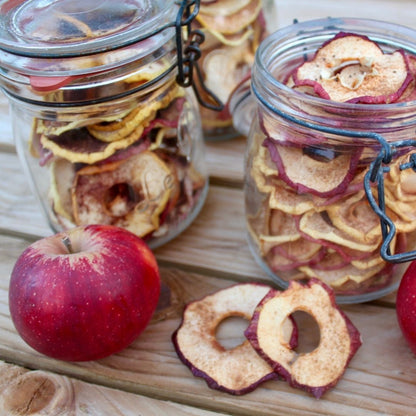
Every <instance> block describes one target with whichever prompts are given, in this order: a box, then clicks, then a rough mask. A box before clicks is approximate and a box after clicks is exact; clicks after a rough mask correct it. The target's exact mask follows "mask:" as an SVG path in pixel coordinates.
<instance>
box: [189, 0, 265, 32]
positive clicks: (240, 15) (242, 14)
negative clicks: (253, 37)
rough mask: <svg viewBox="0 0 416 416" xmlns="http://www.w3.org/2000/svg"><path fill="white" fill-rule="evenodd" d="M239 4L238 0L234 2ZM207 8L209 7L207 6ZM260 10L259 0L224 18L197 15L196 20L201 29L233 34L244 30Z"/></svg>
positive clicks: (252, 1) (203, 14) (202, 14)
mask: <svg viewBox="0 0 416 416" xmlns="http://www.w3.org/2000/svg"><path fill="white" fill-rule="evenodd" d="M235 1H236V2H237V3H240V0H235ZM208 7H209V6H208ZM261 8H262V4H261V0H251V1H250V2H248V3H247V5H245V6H244V7H242V8H240V9H239V10H237V11H236V12H235V13H232V14H228V15H225V16H218V15H210V14H206V13H198V15H197V16H196V20H197V21H198V22H199V23H200V24H201V26H203V27H207V28H210V29H211V30H214V31H217V32H220V33H223V34H226V35H228V34H234V33H238V32H240V31H241V30H244V28H246V27H247V26H248V25H250V24H251V23H252V22H254V20H256V19H257V16H258V15H259V13H260V11H261Z"/></svg>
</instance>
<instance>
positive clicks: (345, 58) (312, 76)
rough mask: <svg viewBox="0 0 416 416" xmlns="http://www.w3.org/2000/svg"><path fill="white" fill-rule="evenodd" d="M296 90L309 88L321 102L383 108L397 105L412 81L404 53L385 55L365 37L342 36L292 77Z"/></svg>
mask: <svg viewBox="0 0 416 416" xmlns="http://www.w3.org/2000/svg"><path fill="white" fill-rule="evenodd" d="M292 77H293V81H294V83H295V86H297V87H300V86H309V87H313V88H314V92H315V93H317V94H318V95H319V96H321V97H322V98H326V99H330V100H332V101H339V102H354V103H366V104H383V103H392V102H395V101H397V100H398V99H399V98H400V97H401V95H402V94H403V93H404V92H405V91H406V89H407V87H408V86H409V84H410V83H411V82H412V81H413V76H412V73H411V71H410V68H409V62H408V59H407V57H406V55H405V53H404V52H403V51H401V50H399V51H395V52H393V53H384V52H383V50H382V49H381V48H380V47H379V46H378V44H377V43H376V42H373V41H372V40H370V39H369V38H368V37H366V36H361V35H357V34H353V33H344V32H340V33H338V34H337V35H335V36H334V37H333V38H332V39H330V40H329V41H327V42H325V43H324V44H323V45H322V46H321V48H320V49H318V51H317V52H316V54H315V55H314V57H313V58H312V59H311V60H310V61H308V62H305V63H304V64H302V65H301V66H300V67H299V68H298V69H297V70H295V71H294V73H293V74H292Z"/></svg>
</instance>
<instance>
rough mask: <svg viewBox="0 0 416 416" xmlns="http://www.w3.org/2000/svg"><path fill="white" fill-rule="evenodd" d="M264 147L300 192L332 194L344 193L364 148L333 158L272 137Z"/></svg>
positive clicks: (293, 186) (290, 182) (282, 175)
mask: <svg viewBox="0 0 416 416" xmlns="http://www.w3.org/2000/svg"><path fill="white" fill-rule="evenodd" d="M264 146H266V147H267V149H268V150H269V152H270V157H271V159H272V160H273V162H274V163H275V164H276V167H277V170H278V171H279V178H281V179H282V180H283V181H285V182H286V184H287V185H289V186H290V187H291V188H292V189H294V190H295V191H297V192H299V193H311V194H313V195H317V196H320V197H329V196H333V195H335V194H339V193H342V192H343V191H344V190H345V189H347V187H348V185H349V183H350V182H351V180H352V179H353V178H354V176H355V172H356V169H357V164H358V160H359V158H360V153H361V149H359V148H358V147H356V149H353V150H351V151H350V152H347V153H346V152H344V153H340V154H337V153H336V152H331V157H330V158H323V157H322V156H321V155H314V153H313V151H311V149H310V148H308V147H304V148H302V147H298V146H288V145H283V144H281V143H279V142H278V141H276V140H273V139H272V138H270V137H269V138H267V139H265V140H264Z"/></svg>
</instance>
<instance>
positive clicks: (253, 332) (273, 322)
mask: <svg viewBox="0 0 416 416" xmlns="http://www.w3.org/2000/svg"><path fill="white" fill-rule="evenodd" d="M296 311H302V312H305V313H308V314H309V315H311V316H312V317H313V318H314V319H315V321H316V323H317V324H318V327H319V331H320V340H319V345H318V347H317V348H316V349H314V350H313V351H311V352H309V353H301V354H298V353H296V352H295V351H294V350H293V348H291V347H290V346H289V345H288V343H287V341H286V340H285V339H284V337H283V335H282V325H283V323H284V322H285V321H286V320H287V317H288V316H290V315H291V314H293V313H294V312H296ZM246 337H247V339H249V341H250V342H251V344H252V346H253V348H255V349H256V351H257V352H258V353H259V355H260V356H261V357H263V358H264V359H265V360H266V361H267V362H268V363H269V364H270V365H271V366H272V367H273V368H274V370H275V371H276V372H277V373H279V374H280V375H281V376H282V377H283V378H284V379H285V380H287V381H288V382H289V384H290V385H291V386H293V387H297V388H300V389H303V390H306V391H308V392H310V393H312V394H313V395H314V396H315V397H316V398H320V397H321V396H322V395H323V394H324V393H325V392H326V391H327V390H329V389H330V388H332V387H334V386H335V385H336V384H337V382H338V381H339V379H340V378H341V376H342V375H343V373H344V371H345V369H346V368H347V366H348V363H349V362H350V360H351V359H352V357H353V356H354V355H355V353H356V351H357V350H358V348H359V347H360V345H361V338H360V334H359V332H358V330H357V329H356V327H355V326H354V325H353V324H352V322H351V321H350V320H349V318H348V317H347V316H346V315H345V314H344V313H343V312H342V311H341V310H340V309H339V308H338V306H337V305H336V303H335V297H334V293H333V291H332V290H331V289H330V288H329V287H328V286H326V285H325V284H324V283H322V282H320V281H319V280H316V279H311V280H310V281H309V282H308V283H307V284H305V285H303V284H300V283H298V282H295V281H292V282H290V285H289V288H288V289H287V290H285V291H283V292H279V291H270V292H269V293H268V294H267V295H266V296H265V297H264V298H263V300H262V301H261V302H260V304H259V305H258V306H257V308H256V310H255V312H254V314H253V318H252V320H251V322H250V325H249V327H248V328H247V330H246Z"/></svg>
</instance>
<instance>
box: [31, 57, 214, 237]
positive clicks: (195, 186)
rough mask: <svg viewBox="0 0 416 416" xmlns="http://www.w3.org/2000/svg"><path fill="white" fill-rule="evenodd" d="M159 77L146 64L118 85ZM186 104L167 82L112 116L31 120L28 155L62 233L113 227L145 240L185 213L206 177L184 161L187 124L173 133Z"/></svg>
mask: <svg viewBox="0 0 416 416" xmlns="http://www.w3.org/2000/svg"><path fill="white" fill-rule="evenodd" d="M162 69H163V68H162ZM160 70H161V68H158V67H157V66H155V65H153V66H152V65H150V66H149V68H148V71H147V72H146V71H144V72H143V71H141V72H138V73H137V74H134V75H132V76H130V77H129V78H126V79H125V80H124V81H123V82H126V83H137V84H138V83H144V82H146V81H148V80H150V79H153V78H154V77H155V76H157V74H158V73H159V72H160ZM155 71H158V73H155ZM126 89H128V87H126ZM186 100H187V99H186V98H185V95H184V91H183V89H182V88H181V87H179V86H177V84H176V83H175V82H174V80H173V81H169V82H166V83H164V84H163V85H161V86H159V87H157V88H155V89H153V91H151V92H149V93H148V94H146V96H145V97H141V98H140V101H138V102H137V103H134V105H132V106H130V108H127V109H126V110H124V112H122V113H120V111H118V110H117V109H116V107H115V111H114V113H115V114H116V115H114V116H109V115H108V114H111V111H107V113H106V114H107V115H105V116H102V115H101V114H95V113H93V112H92V113H91V114H82V116H80V115H74V116H73V119H72V120H68V119H65V120H60V119H59V117H57V118H56V119H53V120H50V119H41V118H37V119H35V121H34V125H33V134H32V138H31V142H30V146H31V153H32V155H33V156H35V157H37V158H38V159H39V163H40V164H41V165H45V166H47V167H49V170H50V173H51V181H50V191H49V199H50V204H51V207H52V210H53V213H54V214H55V216H56V218H57V220H58V222H59V223H60V224H61V225H62V227H63V228H70V227H72V226H74V225H83V224H92V223H101V224H112V225H116V226H119V227H123V228H126V229H128V230H130V231H132V232H133V233H135V234H136V235H138V236H140V237H142V238H146V239H149V238H156V237H163V236H165V235H167V234H168V233H169V232H170V231H171V229H174V228H175V227H177V226H178V224H180V223H181V222H182V221H183V220H184V219H185V218H186V217H187V216H188V215H189V214H190V212H191V210H192V208H193V207H194V206H195V204H196V201H197V200H198V197H199V195H200V194H201V191H202V189H203V187H204V185H205V182H206V178H205V176H204V175H203V174H201V173H200V172H199V170H198V167H197V166H194V165H193V163H192V162H193V161H192V158H191V157H190V152H191V151H192V149H193V145H192V143H191V137H190V136H189V134H190V133H189V132H190V131H192V125H189V126H188V128H189V130H186V129H185V130H186V131H185V130H183V131H181V132H180V133H179V130H180V129H181V128H182V127H181V126H180V125H179V119H180V117H183V115H184V114H185V115H186V114H187V112H189V110H188V106H189V103H187V101H186ZM115 106H116V104H115ZM188 119H189V123H192V117H188ZM179 135H180V136H181V137H179ZM188 136H189V137H188ZM188 142H189V143H188Z"/></svg>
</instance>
